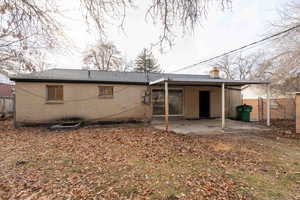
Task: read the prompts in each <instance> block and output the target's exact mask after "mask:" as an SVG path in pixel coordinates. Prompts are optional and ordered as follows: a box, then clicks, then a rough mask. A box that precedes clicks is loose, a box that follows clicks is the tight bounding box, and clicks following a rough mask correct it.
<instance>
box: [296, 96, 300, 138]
mask: <svg viewBox="0 0 300 200" xmlns="http://www.w3.org/2000/svg"><path fill="white" fill-rule="evenodd" d="M295 98H296V133H300V92H297V93H296V97H295Z"/></svg>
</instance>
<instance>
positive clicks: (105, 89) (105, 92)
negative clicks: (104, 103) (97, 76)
mask: <svg viewBox="0 0 300 200" xmlns="http://www.w3.org/2000/svg"><path fill="white" fill-rule="evenodd" d="M98 88H99V97H109V98H112V97H113V95H114V88H113V87H112V86H99V87H98Z"/></svg>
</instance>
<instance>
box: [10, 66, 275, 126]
mask: <svg viewBox="0 0 300 200" xmlns="http://www.w3.org/2000/svg"><path fill="white" fill-rule="evenodd" d="M10 79H11V80H12V81H15V83H16V85H15V97H16V99H15V103H16V104H15V106H16V108H15V122H16V124H18V125H22V124H27V123H29V124H32V123H51V122H52V123H53V122H57V121H59V120H62V119H68V118H79V119H82V120H84V121H114V120H118V121H120V120H121V121H128V120H143V121H149V120H151V119H153V118H159V117H162V118H163V119H165V121H166V122H168V120H169V119H172V118H183V119H201V118H222V127H225V117H229V118H235V117H236V109H235V108H236V106H237V105H240V104H241V103H242V99H241V87H242V86H244V85H248V84H266V85H269V84H268V82H259V81H237V80H226V79H221V78H220V77H219V71H218V69H216V68H214V69H213V70H211V71H210V74H208V75H187V74H166V73H139V72H106V71H95V70H76V69H50V70H46V71H42V72H34V73H30V74H19V75H16V76H13V77H10ZM268 88H269V87H268ZM166 105H167V106H166ZM268 123H269V122H268ZM166 124H167V123H166Z"/></svg>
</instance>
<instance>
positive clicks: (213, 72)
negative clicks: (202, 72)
mask: <svg viewBox="0 0 300 200" xmlns="http://www.w3.org/2000/svg"><path fill="white" fill-rule="evenodd" d="M209 76H210V78H220V70H219V69H218V68H217V67H213V68H212V69H211V70H210V71H209Z"/></svg>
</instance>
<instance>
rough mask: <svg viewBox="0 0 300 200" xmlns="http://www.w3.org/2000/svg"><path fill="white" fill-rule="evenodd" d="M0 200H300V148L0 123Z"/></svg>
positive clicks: (225, 138)
mask: <svg viewBox="0 0 300 200" xmlns="http://www.w3.org/2000/svg"><path fill="white" fill-rule="evenodd" d="M0 147H1V148H0V199H32V200H33V199H169V200H171V199H172V200H173V199H174V200H175V199H280V200H282V199H297V198H298V199H300V141H299V140H292V139H283V138H280V139H278V138H277V139H276V137H274V138H270V137H260V136H257V135H256V136H254V135H251V134H231V135H221V136H211V137H209V136H206V137H199V136H180V135H174V134H169V135H166V134H165V133H163V132H161V131H157V130H153V129H151V128H149V127H119V128H100V127H99V126H89V127H84V128H81V129H79V130H73V131H65V132H52V131H49V130H47V129H46V128H19V129H14V128H12V126H11V122H9V121H5V122H0Z"/></svg>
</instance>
